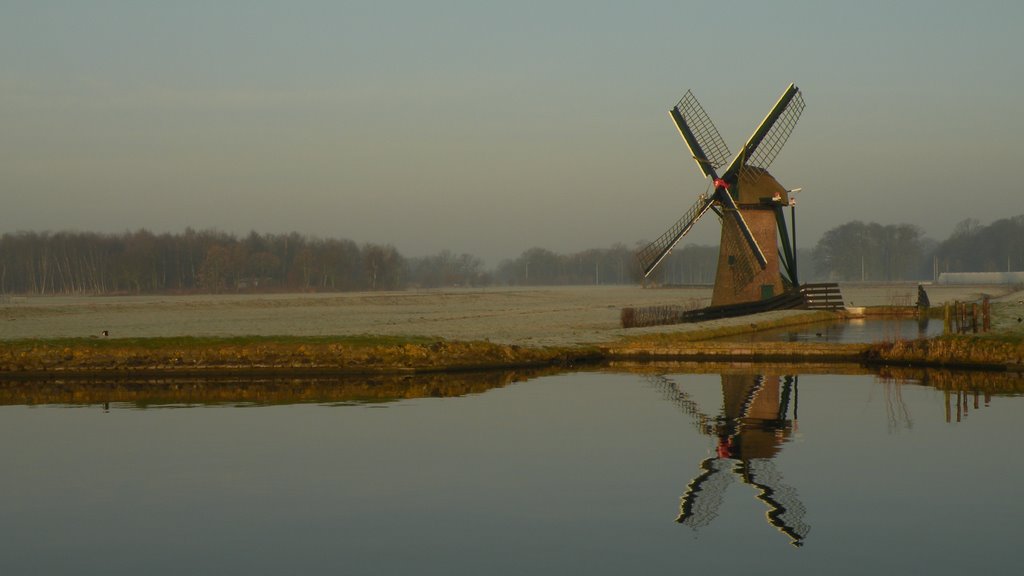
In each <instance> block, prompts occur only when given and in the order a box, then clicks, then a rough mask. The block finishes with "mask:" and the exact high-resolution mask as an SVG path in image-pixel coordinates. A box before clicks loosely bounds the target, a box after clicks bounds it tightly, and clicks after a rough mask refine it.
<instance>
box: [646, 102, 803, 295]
mask: <svg viewBox="0 0 1024 576" xmlns="http://www.w3.org/2000/svg"><path fill="white" fill-rule="evenodd" d="M803 110H804V100H803V96H802V95H801V93H800V89H799V88H797V87H796V85H794V84H790V85H789V87H787V88H786V90H785V91H784V92H783V93H782V96H780V97H779V100H778V101H777V102H776V103H775V106H773V107H772V109H771V111H770V112H769V113H768V115H767V116H765V118H764V120H763V121H762V122H761V124H760V125H759V126H758V127H757V129H756V130H754V133H753V134H752V135H751V136H750V139H748V140H747V142H746V144H744V145H743V147H742V148H741V149H740V151H739V152H738V153H736V155H735V156H733V155H732V154H731V153H730V152H729V148H728V146H726V144H725V141H724V140H723V139H722V136H721V134H719V132H718V129H717V128H715V125H714V124H713V123H712V122H711V119H710V118H709V117H708V115H707V113H706V112H705V111H704V108H703V107H702V106H701V105H700V103H699V102H698V101H697V98H696V97H695V96H694V95H693V93H692V92H691V91H687V92H686V94H685V95H684V96H683V98H682V99H681V100H680V101H679V103H678V104H676V105H675V106H674V107H673V108H672V110H670V111H669V114H670V115H671V116H672V120H673V121H674V122H675V124H676V127H677V128H678V129H679V134H680V135H681V136H682V137H683V141H684V142H686V146H687V148H689V150H690V154H691V156H693V159H694V160H695V161H696V162H697V166H698V167H699V168H700V171H701V173H703V174H704V177H705V178H706V179H710V180H711V182H712V184H713V186H714V190H713V191H711V193H710V194H709V193H707V192H705V193H704V194H701V195H699V196H698V197H697V201H696V202H695V203H694V205H693V207H691V208H690V209H689V210H688V211H687V212H686V213H684V214H683V216H682V217H681V218H680V219H679V220H678V221H677V222H676V223H675V224H673V225H672V227H671V228H669V229H668V230H667V231H666V232H665V233H664V234H662V235H661V236H660V237H658V239H657V240H655V241H654V242H651V243H650V244H649V245H647V246H646V247H645V248H643V249H642V250H640V251H639V252H638V253H637V257H638V258H639V260H640V264H641V266H642V268H643V273H644V277H645V278H647V277H649V276H650V275H651V273H652V272H653V271H654V270H655V269H656V268H657V267H658V265H659V264H660V263H661V262H662V260H664V259H665V257H666V256H668V255H669V253H671V251H672V248H674V247H675V245H676V244H678V243H679V241H680V240H681V239H682V238H683V236H685V235H686V234H687V233H688V232H689V231H690V230H691V229H692V228H693V225H694V224H696V223H697V221H698V220H699V219H700V218H701V217H702V216H703V215H704V214H706V213H707V212H708V210H711V211H714V212H715V213H716V214H717V215H718V216H719V218H720V219H721V222H722V236H721V244H720V247H719V255H718V271H717V273H716V276H715V287H714V291H713V293H712V297H711V305H712V306H713V307H714V306H728V305H732V304H742V303H747V302H757V301H760V300H767V299H769V298H772V297H774V296H778V295H780V294H782V293H783V292H784V291H785V290H786V289H787V288H791V287H796V286H799V282H798V279H797V274H796V273H797V270H796V252H795V247H794V246H793V244H792V243H791V242H790V236H789V234H788V233H787V231H786V221H785V214H784V213H783V207H784V206H788V205H790V199H789V191H788V190H786V189H785V188H783V187H782V185H781V184H779V183H778V181H776V180H775V178H774V177H772V175H771V174H769V173H768V166H769V165H771V163H772V161H773V160H775V157H776V156H778V154H779V151H781V150H782V147H783V145H784V144H785V143H786V140H788V139H789V135H790V134H791V133H792V132H793V128H794V127H795V126H796V122H797V120H798V119H799V118H800V114H801V112H803ZM730 157H731V161H730ZM723 167H725V169H724V171H723V172H719V170H720V169H722V168H723ZM776 236H778V238H780V240H781V244H782V246H781V248H779V247H778V245H779V242H777V241H776ZM780 255H781V259H780Z"/></svg>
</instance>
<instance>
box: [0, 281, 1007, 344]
mask: <svg viewBox="0 0 1024 576" xmlns="http://www.w3.org/2000/svg"><path fill="white" fill-rule="evenodd" d="M842 289H843V295H844V299H845V301H846V303H847V304H848V305H857V306H875V305H889V304H898V303H903V302H905V301H906V300H907V299H909V303H913V301H914V299H915V298H916V294H917V293H916V284H889V285H875V284H868V285H858V284H850V285H843V286H842ZM928 293H929V297H930V299H931V301H932V304H933V305H938V304H941V303H942V302H945V301H950V300H975V299H978V298H980V297H981V295H982V294H989V295H991V296H992V297H993V298H995V299H996V300H997V301H998V300H1002V301H1004V302H1007V303H1008V306H1004V310H1006V311H1008V313H1009V315H1012V314H1014V313H1015V311H1016V314H1017V315H1018V316H1019V315H1024V305H1018V304H1017V301H1018V300H1020V299H1021V298H1024V293H1021V292H1017V293H1014V292H1012V288H1011V287H1009V286H929V287H928ZM710 297H711V289H710V287H694V288H666V289H644V288H641V287H638V286H590V287H587V286H582V287H581V286H573V287H550V288H549V287H527V288H486V289H450V290H425V291H407V292H375V293H344V294H271V295H216V296H215V295H197V296H135V297H89V296H82V297H39V298H17V297H13V298H7V299H6V300H5V301H3V302H2V303H0V340H15V339H24V338H42V339H48V338H81V337H89V336H97V335H99V334H100V332H101V331H103V330H107V331H109V333H110V338H146V337H177V336H195V337H225V336H239V335H253V336H278V335H289V336H351V335H361V334H373V335H382V336H397V335H401V336H409V335H417V336H435V337H441V338H445V339H448V340H461V341H474V340H476V341H482V340H489V341H491V342H495V343H500V344H517V345H523V346H578V345H588V344H601V343H607V342H613V341H615V340H618V339H619V338H621V337H622V336H625V335H639V334H645V333H651V332H654V333H664V332H684V331H688V330H693V329H696V328H697V327H698V326H696V325H693V324H688V325H679V326H660V327H652V328H639V329H631V330H624V329H622V328H620V327H619V314H620V311H621V309H622V308H624V307H628V306H655V305H667V304H677V305H678V304H682V305H690V306H704V305H707V304H708V302H709V300H710ZM802 313H803V312H800V311H783V312H771V313H766V314H762V315H759V316H758V318H759V320H758V321H772V320H776V319H779V318H784V317H786V316H788V315H799V314H802ZM1004 316H1007V313H1004ZM1008 317H1009V316H1007V318H1008ZM1012 321H1014V322H1015V318H1013V319H1012ZM715 322H718V323H722V324H730V323H732V324H735V323H737V322H740V323H749V322H750V319H749V318H746V319H727V320H721V321H715ZM708 324H711V323H702V326H700V327H701V328H705V329H706V328H708V327H709V326H708ZM712 327H713V326H712Z"/></svg>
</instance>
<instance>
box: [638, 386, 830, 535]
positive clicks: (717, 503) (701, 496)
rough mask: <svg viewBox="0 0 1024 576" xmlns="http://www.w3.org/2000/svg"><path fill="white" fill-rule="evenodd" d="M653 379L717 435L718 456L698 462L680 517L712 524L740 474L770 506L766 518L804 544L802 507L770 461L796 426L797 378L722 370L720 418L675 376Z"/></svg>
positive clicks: (806, 528) (702, 427)
mask: <svg viewBox="0 0 1024 576" xmlns="http://www.w3.org/2000/svg"><path fill="white" fill-rule="evenodd" d="M652 381H653V382H654V384H655V385H656V386H657V387H658V388H659V389H661V390H662V392H663V393H664V394H665V395H666V397H667V398H668V399H669V400H671V401H672V402H673V403H675V404H676V405H677V406H679V408H680V409H682V410H683V411H684V412H685V413H686V414H687V415H689V416H690V417H692V418H693V419H694V423H695V424H696V425H697V429H698V430H699V431H700V432H701V433H702V434H705V435H708V436H714V437H715V438H716V447H715V455H714V456H711V457H708V458H706V459H704V461H703V462H701V463H700V473H699V474H698V475H697V476H696V477H695V478H694V479H693V480H691V481H690V483H689V484H688V485H687V487H686V493H685V494H684V495H683V497H682V499H681V502H680V505H679V516H678V518H676V521H677V522H679V523H680V524H684V525H687V526H690V527H691V528H693V529H699V528H701V527H704V526H707V525H709V524H710V523H711V522H712V520H714V519H715V517H716V516H718V509H719V508H720V507H721V505H722V502H723V499H724V496H725V492H726V489H727V488H728V487H729V485H730V484H731V483H732V482H733V481H734V480H735V479H737V478H739V479H740V480H741V481H743V483H745V484H749V485H751V486H754V487H755V488H757V489H758V494H757V498H758V499H759V500H761V501H762V502H764V503H765V504H766V505H767V506H768V512H767V518H768V522H769V523H770V524H771V525H772V526H774V527H775V528H777V529H778V530H779V531H780V532H782V533H783V534H785V535H786V536H788V537H789V538H790V542H791V543H792V544H793V545H794V546H801V545H802V544H803V541H804V538H806V537H807V533H808V532H809V531H810V526H808V525H807V524H805V523H804V521H803V518H804V513H805V509H804V505H803V503H802V502H800V499H799V496H798V495H797V493H796V490H794V489H793V488H792V487H791V486H788V485H787V484H785V483H784V482H783V479H782V475H781V474H780V473H779V472H778V470H777V469H776V468H775V465H774V463H773V462H772V458H773V457H774V456H775V455H776V454H778V453H779V451H780V450H781V449H782V445H783V444H784V443H785V442H786V441H787V440H788V439H789V438H790V437H791V436H792V434H793V432H794V430H795V427H796V422H797V395H798V392H797V377H796V376H765V375H748V374H723V375H722V412H721V415H720V416H718V417H712V416H708V415H707V414H706V413H705V412H703V411H702V410H701V408H700V407H699V406H698V405H697V403H696V402H695V401H694V400H693V399H692V398H691V397H690V395H689V394H687V393H686V392H685V391H684V390H682V389H680V387H679V386H678V385H677V384H676V383H675V382H673V381H672V380H671V379H669V378H667V377H665V376H656V377H654V378H653V379H652ZM791 408H792V418H790V417H789V414H790V409H791Z"/></svg>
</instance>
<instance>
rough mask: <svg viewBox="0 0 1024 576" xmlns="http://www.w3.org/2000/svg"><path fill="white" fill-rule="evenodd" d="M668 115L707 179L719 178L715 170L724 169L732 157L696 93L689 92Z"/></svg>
mask: <svg viewBox="0 0 1024 576" xmlns="http://www.w3.org/2000/svg"><path fill="white" fill-rule="evenodd" d="M669 115H670V116H672V120H673V121H674V122H675V123H676V128H678V129H679V134H680V135H681V136H682V137H683V141H684V142H686V147H687V148H689V149H690V155H691V156H693V159H694V160H695V161H696V162H697V166H698V167H700V171H701V172H703V173H704V177H705V178H718V175H717V174H716V173H715V169H716V168H721V167H722V166H724V165H725V163H726V162H728V161H729V157H730V156H732V154H731V153H730V152H729V147H728V146H726V144H725V139H724V138H722V135H721V133H719V132H718V128H715V125H714V123H712V122H711V117H710V116H708V113H707V112H705V111H704V107H703V106H701V105H700V102H697V98H696V97H695V96H694V95H693V92H691V91H689V90H687V91H686V94H685V95H683V97H682V99H681V100H679V103H678V104H676V105H675V107H673V108H672V110H669Z"/></svg>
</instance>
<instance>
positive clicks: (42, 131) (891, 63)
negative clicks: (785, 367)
mask: <svg viewBox="0 0 1024 576" xmlns="http://www.w3.org/2000/svg"><path fill="white" fill-rule="evenodd" d="M1022 60H1024V3H1022V2H1019V1H1016V0H1011V1H1007V2H970V3H968V2H959V1H958V2H952V1H949V2H890V1H886V2H866V1H858V2H842V3H839V2H823V1H820V0H818V1H809V2H749V3H747V2H629V3H626V2H597V1H591V0H578V1H565V2H557V1H543V2H532V1H524V0H519V1H516V2H486V1H480V0H476V1H454V2H453V1H443V0H433V1H430V2H425V1H413V0H409V1H394V2H389V1H386V0H377V1H368V2H345V1H322V2H310V1H290V2H259V1H253V0H246V1H237V2H228V1H209V0H206V1H201V2H193V1H186V0H175V1H173V2H167V1H145V0H134V1H120V2H118V1H85V0H71V1H49V0H31V1H17V0H2V2H0V125H2V127H3V128H2V130H3V131H2V136H0V232H13V231H18V230H37V231H42V230H50V231H57V230H65V229H71V230H80V231H102V232H122V231H125V230H129V229H136V228H140V227H145V228H148V229H150V230H153V231H155V232H179V231H182V230H184V228H185V227H187V226H191V227H193V228H197V229H205V228H217V229H220V230H223V231H228V232H234V233H238V234H245V233H247V232H248V231H249V230H256V231H259V232H275V233H276V232H289V231H293V230H294V231H299V232H302V233H305V234H310V235H317V236H323V237H346V238H351V239H353V240H355V241H357V242H360V243H362V242H380V243H385V242H390V243H393V244H395V245H396V246H397V247H398V249H399V250H400V251H402V253H403V254H405V255H407V256H418V255H424V254H429V253H434V252H437V251H439V250H441V249H445V248H448V249H451V250H453V251H455V252H471V253H473V254H476V255H479V256H481V257H483V258H485V259H486V260H487V261H488V262H489V263H492V264H493V263H496V262H497V261H498V260H499V259H501V258H506V257H515V256H518V255H519V254H520V253H521V252H522V251H523V250H525V249H528V248H530V247H533V246H542V247H545V248H549V249H552V250H555V251H558V252H571V251H575V250H579V249H583V248H589V247H607V246H609V245H611V244H612V243H614V242H619V241H621V242H626V243H627V244H630V245H632V244H633V243H635V242H636V241H638V240H641V239H652V238H653V237H655V236H657V235H658V234H660V233H661V232H662V231H663V230H664V229H665V228H667V227H668V226H669V225H670V224H671V223H672V222H673V221H674V220H675V219H676V218H677V217H678V216H679V215H680V214H681V213H682V212H683V211H684V210H685V209H686V208H688V207H689V205H690V204H692V203H693V201H694V199H695V198H696V196H697V194H698V193H700V192H703V191H704V190H705V189H706V186H707V183H706V181H705V180H704V179H703V178H702V176H701V174H700V172H699V171H698V169H697V166H696V164H694V163H693V161H692V160H691V159H690V158H689V156H688V153H687V151H686V148H685V145H684V144H683V142H682V140H681V139H680V137H679V135H678V133H677V132H676V129H675V127H674V126H673V124H672V122H671V120H670V118H669V116H668V114H667V111H668V109H669V108H671V107H672V106H673V105H674V104H675V102H676V101H677V100H678V99H679V98H680V97H681V96H682V94H683V93H684V92H685V91H686V90H687V89H693V91H694V93H695V94H696V95H697V97H698V98H699V99H700V101H701V103H702V104H703V105H704V107H705V109H707V111H708V113H709V114H710V115H711V116H712V118H713V119H714V121H715V122H716V124H717V125H718V128H719V130H720V131H721V132H722V135H723V136H724V137H725V139H726V141H727V142H728V144H729V146H730V148H732V149H733V151H735V150H736V149H738V148H739V146H740V144H741V143H742V142H743V141H745V139H746V138H747V137H748V136H749V133H750V132H751V131H752V130H753V128H754V127H755V126H756V124H757V123H758V122H759V121H760V120H761V118H762V117H763V116H764V115H765V113H767V111H768V109H769V108H770V107H771V105H772V104H773V103H774V101H775V100H776V98H778V96H779V94H780V93H781V92H782V90H783V89H784V88H785V87H786V85H787V84H788V83H789V82H796V84H797V85H798V86H799V87H800V88H801V89H802V90H803V92H804V98H805V100H806V102H807V109H806V110H805V111H804V114H803V117H802V118H801V120H800V123H799V124H798V126H797V128H796V130H795V131H794V133H793V135H792V137H791V138H790V141H789V143H788V144H787V146H786V148H785V149H784V150H783V151H782V153H781V154H780V155H779V157H778V159H777V160H776V161H775V163H774V164H773V166H772V172H773V174H774V175H775V176H776V177H777V178H778V179H779V181H780V182H782V184H783V185H784V186H787V187H798V186H799V187H803V188H804V192H803V193H802V194H801V195H800V196H799V206H798V209H797V218H798V224H799V227H800V229H799V231H798V236H799V239H800V240H801V242H800V244H801V245H803V246H808V245H810V244H811V243H813V242H815V241H817V239H818V237H819V236H820V235H821V234H822V233H823V232H824V231H826V230H828V229H830V228H832V227H834V226H837V225H839V224H842V223H844V222H846V221H848V220H851V219H862V220H865V221H876V222H879V223H882V224H894V223H899V222H910V223H913V224H917V225H919V226H921V227H922V228H923V229H924V230H925V232H926V233H927V234H928V235H930V236H932V237H934V238H936V239H942V238H945V237H946V236H947V235H948V234H949V232H950V231H951V229H952V227H953V226H954V225H955V223H956V222H958V221H960V220H962V219H964V218H968V217H971V218H977V219H979V220H980V221H981V222H982V223H988V222H991V221H992V220H995V219H997V218H1001V217H1005V216H1012V215H1017V214H1022V213H1024V189H1022V186H1021V185H1020V181H1021V180H1020V176H1019V175H1020V170H1021V169H1022V165H1024V143H1022V142H1021V134H1024V110H1022V104H1024V64H1022V63H1021V62H1022ZM688 239H689V241H692V242H698V243H706V244H713V243H717V241H718V224H717V223H716V222H715V219H714V218H708V219H707V221H702V222H701V223H700V224H699V225H698V226H697V227H696V229H695V231H694V232H693V233H692V234H691V236H690V237H689V238H688Z"/></svg>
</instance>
